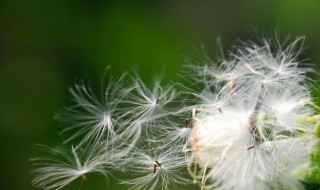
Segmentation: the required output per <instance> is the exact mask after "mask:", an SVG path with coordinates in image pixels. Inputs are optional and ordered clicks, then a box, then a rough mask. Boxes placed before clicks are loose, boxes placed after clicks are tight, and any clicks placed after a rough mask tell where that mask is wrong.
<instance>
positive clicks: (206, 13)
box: [0, 0, 320, 190]
mask: <svg viewBox="0 0 320 190" xmlns="http://www.w3.org/2000/svg"><path fill="white" fill-rule="evenodd" d="M252 27H255V28H258V29H259V30H260V31H274V30H275V29H276V30H278V32H279V34H280V36H282V37H285V36H287V35H290V36H292V37H295V36H298V35H303V36H306V41H305V46H306V47H308V49H307V50H306V53H305V54H304V55H302V58H311V61H309V62H312V63H320V52H319V50H320V36H319V35H320V1H318V0H308V1H306V0H281V1H279V0H268V1H262V0H241V1H240V0H239V1H231V0H224V1H222V0H221V1H190V0H184V1H183V0H181V1H174V0H173V1H121V0H119V1H114V2H112V1H103V0H77V1H76V0H45V1H43V0H4V1H3V0H2V1H1V2H0V135H1V136H0V141H1V144H0V153H1V155H0V164H1V165H0V179H1V181H0V189H1V190H7V189H8V190H10V189H21V190H28V189H33V188H32V187H31V184H30V182H31V180H32V176H31V175H30V169H31V162H30V161H29V159H30V158H32V157H35V156H39V155H41V152H39V151H38V147H36V146H35V144H45V145H56V144H58V143H59V142H60V138H59V136H58V133H59V129H58V128H59V127H58V123H57V122H56V121H54V120H53V116H54V115H55V114H56V113H57V112H58V111H59V110H60V109H61V108H62V107H63V106H65V105H67V104H68V103H67V102H68V87H70V86H71V85H73V84H74V82H75V81H77V80H79V79H84V80H85V81H86V82H88V83H91V84H93V85H94V86H98V85H99V84H100V83H101V78H102V75H103V72H104V69H105V67H106V66H107V65H111V68H112V71H113V73H114V74H115V75H119V74H120V73H122V72H123V71H127V70H130V69H136V70H138V71H139V73H141V75H142V78H143V79H144V80H145V81H148V80H149V79H151V77H152V76H153V75H154V74H157V73H158V74H159V73H164V74H165V76H166V80H167V81H170V80H173V81H181V78H180V77H179V76H178V75H177V73H178V72H180V71H181V69H182V65H183V64H184V55H189V54H192V53H193V52H194V51H195V49H200V48H201V46H202V45H204V47H205V48H206V50H207V52H208V54H209V55H210V56H211V57H215V56H216V54H217V49H216V39H217V37H221V40H222V45H223V47H224V49H225V50H227V49H230V48H231V46H232V44H233V43H234V42H235V41H236V40H237V39H239V38H240V39H248V38H250V37H252V36H250V32H248V31H250V30H251V28H252ZM318 65H319V64H318ZM317 67H319V66H317ZM316 87H317V86H316ZM317 94H318V93H317V92H316V93H315V95H317ZM91 185H93V186H91ZM188 188H189V189H198V188H195V187H188ZM188 188H185V189H188ZM66 189H79V184H75V185H73V186H72V185H71V187H68V188H66ZM82 189H126V188H125V187H123V186H120V185H115V183H114V182H113V181H111V184H110V186H109V187H107V186H106V182H105V181H104V180H103V178H102V177H93V178H92V180H87V181H86V182H85V183H84V184H83V186H82Z"/></svg>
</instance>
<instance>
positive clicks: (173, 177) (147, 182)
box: [122, 148, 190, 190]
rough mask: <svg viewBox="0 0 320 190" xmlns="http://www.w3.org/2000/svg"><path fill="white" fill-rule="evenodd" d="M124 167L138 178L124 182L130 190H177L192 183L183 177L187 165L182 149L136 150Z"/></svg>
mask: <svg viewBox="0 0 320 190" xmlns="http://www.w3.org/2000/svg"><path fill="white" fill-rule="evenodd" d="M124 165H126V168H127V171H128V172H129V173H130V174H132V175H131V176H136V178H134V179H124V180H123V181H122V183H123V184H127V185H128V187H129V189H130V190H133V189H143V190H154V189H162V190H165V189H175V188H176V185H178V184H184V185H185V184H189V183H190V180H188V179H186V178H184V177H183V176H182V175H181V174H182V173H181V172H182V169H183V168H185V167H186V165H187V160H186V159H185V157H184V155H183V154H181V149H177V148H171V149H168V150H165V151H164V152H161V150H154V151H152V150H151V151H150V150H149V151H148V150H147V151H142V150H136V151H135V152H134V153H133V155H132V157H130V158H128V160H127V161H126V162H125V164H124ZM179 174H180V175H179ZM128 178H130V177H128Z"/></svg>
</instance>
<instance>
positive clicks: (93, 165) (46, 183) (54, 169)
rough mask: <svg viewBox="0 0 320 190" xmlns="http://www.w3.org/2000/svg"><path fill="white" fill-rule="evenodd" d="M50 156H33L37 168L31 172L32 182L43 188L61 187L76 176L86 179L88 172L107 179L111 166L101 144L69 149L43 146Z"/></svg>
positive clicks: (109, 159) (49, 189) (109, 158)
mask: <svg viewBox="0 0 320 190" xmlns="http://www.w3.org/2000/svg"><path fill="white" fill-rule="evenodd" d="M44 148H46V149H47V151H49V152H50V154H51V156H46V157H39V158H34V159H33V160H32V161H34V162H35V163H34V165H35V166H37V167H38V168H36V169H34V170H32V171H31V172H32V173H33V174H34V175H35V179H34V180H33V181H32V184H33V185H34V186H35V187H37V188H41V189H44V190H53V189H55V190H56V189H62V188H63V187H65V186H66V185H68V184H70V183H71V182H73V181H74V180H76V179H77V178H79V177H81V178H82V179H83V180H86V179H87V174H89V173H99V174H102V175H104V176H105V177H106V179H108V173H109V170H110V169H111V168H112V167H111V166H112V165H113V163H112V162H111V160H112V158H111V156H109V157H107V154H106V153H105V151H104V150H105V149H103V147H101V146H97V145H96V146H95V147H91V148H90V149H87V150H83V149H82V150H80V149H77V150H75V148H74V147H72V148H71V151H68V150H66V149H61V148H60V149H53V148H48V147H44Z"/></svg>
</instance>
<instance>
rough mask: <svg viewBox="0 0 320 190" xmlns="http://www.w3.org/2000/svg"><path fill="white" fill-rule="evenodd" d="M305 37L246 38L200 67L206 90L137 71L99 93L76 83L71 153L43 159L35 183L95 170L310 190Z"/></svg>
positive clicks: (64, 181) (174, 181)
mask: <svg viewBox="0 0 320 190" xmlns="http://www.w3.org/2000/svg"><path fill="white" fill-rule="evenodd" d="M300 40H301V39H297V40H296V41H294V42H293V43H292V44H290V45H288V46H286V47H285V48H282V46H280V45H279V44H278V46H275V47H271V46H270V44H269V43H268V40H264V41H263V43H261V44H246V45H244V46H241V47H238V49H237V51H236V52H235V53H234V54H231V56H230V58H229V59H226V60H223V61H221V62H219V63H210V64H209V65H205V66H192V69H193V70H194V71H195V72H196V73H197V75H196V76H193V77H195V78H196V80H195V81H196V82H197V83H196V84H193V85H196V86H197V89H199V88H200V89H201V90H200V91H196V90H194V89H192V90H191V88H184V89H187V90H184V92H183V93H177V90H176V89H175V88H174V86H173V85H167V86H161V84H160V81H161V80H160V79H156V80H155V82H154V83H153V86H151V87H150V88H149V87H148V86H146V85H145V84H144V83H143V82H142V81H141V79H140V78H139V77H138V75H134V76H133V77H131V80H129V79H128V77H127V75H123V76H121V77H120V78H116V79H110V81H109V83H108V85H107V86H106V87H104V90H103V93H101V97H97V96H96V95H95V93H93V92H92V91H91V89H90V88H89V87H87V86H86V85H83V84H81V85H76V86H75V87H74V88H72V89H71V94H72V97H73V101H74V105H73V106H71V107H68V108H66V110H65V111H64V112H63V113H62V114H60V115H58V116H57V118H58V119H59V120H60V121H62V123H63V125H64V126H66V128H65V129H64V131H63V134H65V135H69V137H68V138H67V139H66V140H65V142H64V144H65V145H66V146H70V149H71V151H70V153H69V154H67V152H68V151H65V152H66V153H63V151H60V150H58V149H50V150H51V153H52V156H49V157H43V158H37V159H35V165H37V166H38V167H37V168H35V169H34V170H33V171H32V173H34V174H35V179H34V180H33V184H34V186H35V187H38V188H40V189H45V190H51V189H62V188H63V187H65V186H67V185H68V184H69V183H71V182H72V181H74V180H75V179H77V178H81V177H82V179H87V174H88V173H101V174H103V175H104V176H106V178H108V176H109V174H111V173H112V172H113V171H123V172H125V174H128V177H127V178H126V179H121V183H122V184H125V185H128V188H129V189H145V190H153V189H163V190H164V189H173V188H178V187H179V185H181V184H182V185H186V184H190V183H191V182H192V180H189V179H186V178H185V177H186V175H185V174H183V172H184V171H185V172H186V171H188V172H189V174H190V175H191V177H192V178H193V182H194V183H197V184H198V185H199V188H201V189H212V188H216V189H231V190H232V189H234V190H236V189H237V190H239V189H240V190H241V189H246V190H256V189H262V190H263V189H285V188H288V189H303V186H302V185H301V184H300V182H299V181H298V179H297V178H296V177H295V176H293V175H292V172H293V171H294V170H295V169H296V168H297V167H298V166H300V165H301V164H303V163H306V162H308V160H309V156H308V154H310V146H312V143H314V142H312V140H314V139H315V138H314V136H315V135H314V132H313V131H314V129H313V128H314V126H315V125H314V122H315V120H316V119H315V118H314V116H312V115H313V110H312V109H311V107H310V106H309V105H312V100H311V98H310V89H309V86H308V85H307V82H306V77H305V72H306V71H307V70H306V69H302V68H300V65H299V64H298V61H297V55H298V54H299V51H300V49H299V48H297V44H298V43H299V42H300ZM183 94H187V95H188V98H185V101H182V98H181V99H178V97H180V96H183ZM183 102H184V103H183ZM177 185H178V186H177Z"/></svg>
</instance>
